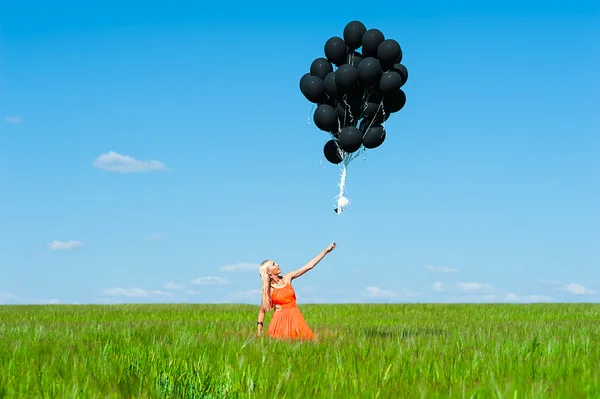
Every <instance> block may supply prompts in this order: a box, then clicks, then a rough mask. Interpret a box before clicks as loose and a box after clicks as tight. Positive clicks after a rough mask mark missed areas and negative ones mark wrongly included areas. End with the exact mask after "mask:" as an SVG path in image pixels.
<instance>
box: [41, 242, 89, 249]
mask: <svg viewBox="0 0 600 399" xmlns="http://www.w3.org/2000/svg"><path fill="white" fill-rule="evenodd" d="M80 247H83V243H82V242H81V241H58V240H54V241H52V242H51V243H50V244H48V248H50V249H51V250H53V251H70V250H72V249H75V248H80Z"/></svg>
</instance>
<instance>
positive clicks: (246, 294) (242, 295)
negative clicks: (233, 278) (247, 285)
mask: <svg viewBox="0 0 600 399" xmlns="http://www.w3.org/2000/svg"><path fill="white" fill-rule="evenodd" d="M261 295H262V291H261V290H247V291H237V292H232V293H231V295H230V297H231V298H239V299H257V298H258V299H260V297H261Z"/></svg>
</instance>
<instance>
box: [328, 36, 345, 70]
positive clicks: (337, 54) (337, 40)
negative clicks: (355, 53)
mask: <svg viewBox="0 0 600 399" xmlns="http://www.w3.org/2000/svg"><path fill="white" fill-rule="evenodd" d="M347 55H348V46H347V45H346V42H344V39H342V38H341V37H337V36H334V37H332V38H329V39H328V40H327V42H325V57H327V59H328V60H329V61H330V62H331V63H332V64H335V65H342V64H343V63H344V62H346V56H347Z"/></svg>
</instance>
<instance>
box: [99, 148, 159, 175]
mask: <svg viewBox="0 0 600 399" xmlns="http://www.w3.org/2000/svg"><path fill="white" fill-rule="evenodd" d="M94 166H95V167H96V168H98V169H102V170H106V171H109V172H116V173H134V172H154V171H157V170H165V169H166V166H165V165H164V164H163V163H161V162H158V161H155V160H153V159H151V160H149V161H140V160H137V159H135V158H132V157H130V156H127V155H121V154H117V153H116V152H114V151H109V152H107V153H106V154H102V155H100V156H99V157H98V158H96V159H95V160H94Z"/></svg>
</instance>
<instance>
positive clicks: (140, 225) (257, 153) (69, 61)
mask: <svg viewBox="0 0 600 399" xmlns="http://www.w3.org/2000/svg"><path fill="white" fill-rule="evenodd" d="M253 4H261V3H253ZM281 4H282V3H276V2H270V3H262V5H260V6H257V5H254V6H251V5H249V4H244V3H238V2H221V3H213V4H211V7H212V8H208V9H206V8H202V7H201V3H199V2H189V3H182V2H177V1H173V2H169V3H163V4H161V5H158V3H157V5H156V6H153V5H151V4H150V3H147V2H129V3H124V2H116V1H105V2H102V3H100V2H97V3H96V4H91V3H88V2H85V4H84V3H81V2H75V1H64V2H52V3H47V2H40V1H31V2H25V3H24V2H20V1H16V0H7V1H5V2H3V3H2V8H1V9H0V26H1V27H2V30H1V37H0V45H1V54H2V58H1V59H2V61H1V63H0V74H1V75H0V83H1V86H0V93H1V96H0V101H1V102H0V117H1V118H2V120H1V124H0V218H1V219H0V303H9V304H10V303H128V302H192V303H218V302H239V303H254V304H258V303H259V295H258V290H259V289H260V279H259V275H258V272H257V269H256V267H257V264H258V263H260V262H261V261H262V260H264V259H266V258H272V259H275V260H276V261H277V262H279V263H280V264H281V266H282V268H283V269H284V271H287V270H290V269H292V268H296V267H299V266H301V265H302V264H304V262H306V261H308V260H310V259H311V258H312V257H313V256H315V255H317V254H318V253H319V252H320V251H321V250H322V249H324V248H325V247H326V246H327V245H328V244H329V243H330V242H333V241H335V242H336V243H337V244H338V248H337V249H336V250H335V251H334V252H333V253H331V254H330V255H328V256H327V257H326V258H325V259H324V260H323V261H322V262H321V263H320V264H319V265H318V266H317V267H316V268H315V269H314V270H313V271H311V272H310V273H308V274H307V275H305V276H303V277H302V278H300V279H299V280H296V282H295V283H294V286H295V287H296V290H297V295H298V301H299V303H332V302H498V301H502V302H538V301H561V302H565V301H569V302H570V301H577V302H581V301H585V302H597V301H598V299H599V298H600V296H599V295H600V273H598V267H599V266H600V245H599V243H600V228H599V226H600V211H599V204H600V184H599V183H600V157H599V156H598V153H599V152H600V138H599V136H600V135H599V134H598V133H600V113H599V112H598V110H597V107H598V104H599V103H600V78H599V77H598V71H599V70H600V53H599V52H598V49H597V43H598V42H599V41H600V4H598V2H593V1H581V2H578V1H571V2H560V3H559V2H553V3H549V2H542V1H536V2H522V1H519V2H517V1H503V2H495V3H492V2H470V1H460V2H452V3H445V2H439V1H435V2H433V3H431V2H428V3H427V4H425V3H422V2H413V3H412V4H405V3H397V5H394V3H390V2H380V3H377V2H369V3H368V5H365V3H364V2H353V1H347V2H345V3H336V5H335V6H332V7H329V6H327V7H324V6H323V3H317V2H306V1H304V2H298V3H297V5H294V6H293V7H287V6H283V5H281ZM354 19H359V20H361V21H362V22H364V23H365V25H366V26H367V28H373V27H375V28H378V29H380V30H382V31H383V33H384V34H385V35H386V37H389V38H394V39H396V40H398V42H399V43H400V44H401V46H402V49H403V52H404V59H403V63H404V64H405V65H406V66H407V68H408V70H409V74H410V75H409V80H408V82H407V83H406V85H405V86H404V89H405V92H406V94H407V104H406V106H405V108H404V109H403V110H402V111H400V112H399V113H397V114H395V115H393V116H392V117H391V118H390V119H389V120H388V121H387V123H386V129H387V132H388V134H387V138H386V141H385V143H384V144H383V145H382V146H381V147H380V148H377V149H375V150H372V151H369V152H368V153H367V156H366V159H364V158H359V159H356V160H354V161H353V162H352V163H351V164H350V166H349V169H348V180H347V189H348V193H347V196H348V197H349V198H350V200H351V204H350V206H349V207H348V208H347V210H346V212H344V213H343V214H341V215H336V214H335V213H334V212H333V208H334V197H335V195H336V194H337V191H338V188H337V183H338V180H339V174H340V169H339V167H337V166H334V165H331V164H327V162H326V161H325V160H324V159H323V156H322V148H323V145H324V143H325V141H327V135H326V134H325V133H323V132H321V131H319V130H318V129H317V128H316V127H315V126H314V125H313V124H309V123H307V120H308V118H309V115H310V112H311V104H310V103H309V102H308V101H307V100H306V99H305V98H304V97H303V96H302V94H301V93H300V91H299V89H298V82H299V79H300V77H301V76H302V75H303V74H304V73H305V72H307V71H308V68H309V66H310V63H311V62H312V60H313V59H314V58H316V57H320V56H323V46H324V43H325V41H326V40H327V39H328V38H329V37H331V36H340V35H341V34H342V31H343V28H344V26H345V25H346V23H348V22H349V21H351V20H354Z"/></svg>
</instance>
